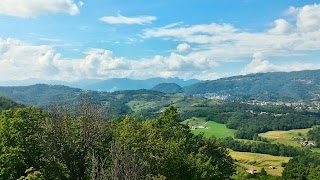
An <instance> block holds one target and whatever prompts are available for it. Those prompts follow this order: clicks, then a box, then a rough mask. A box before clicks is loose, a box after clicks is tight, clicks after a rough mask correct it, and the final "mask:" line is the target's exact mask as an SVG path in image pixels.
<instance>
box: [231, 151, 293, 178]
mask: <svg viewBox="0 0 320 180" xmlns="http://www.w3.org/2000/svg"><path fill="white" fill-rule="evenodd" d="M230 156H231V157H232V158H233V159H235V160H236V161H237V162H236V164H237V165H239V166H241V167H243V168H245V169H250V170H254V169H255V170H257V171H259V172H260V170H261V168H264V169H265V170H266V171H267V173H268V174H269V175H273V176H281V175H282V172H283V167H281V164H282V163H283V162H285V163H287V162H288V161H289V160H290V159H291V158H290V157H281V156H272V155H268V154H258V153H249V152H237V151H230ZM270 166H274V167H275V169H270V168H269V167H270Z"/></svg>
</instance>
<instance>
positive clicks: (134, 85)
mask: <svg viewBox="0 0 320 180" xmlns="http://www.w3.org/2000/svg"><path fill="white" fill-rule="evenodd" d="M198 82H200V80H197V79H189V80H183V79H180V78H160V77H158V78H149V79H145V80H135V79H130V78H111V79H106V80H101V79H82V80H78V81H72V82H67V81H58V80H41V79H27V80H12V81H0V86H31V85H36V84H49V85H64V86H69V87H72V88H80V89H84V90H93V91H108V92H113V91H120V90H139V89H151V88H153V87H154V86H156V85H158V84H160V83H176V84H178V85H179V86H182V87H184V86H188V85H191V84H194V83H198Z"/></svg>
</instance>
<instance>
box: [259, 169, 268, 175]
mask: <svg viewBox="0 0 320 180" xmlns="http://www.w3.org/2000/svg"><path fill="white" fill-rule="evenodd" d="M260 175H261V176H266V175H267V171H266V170H265V169H264V168H261V171H260Z"/></svg>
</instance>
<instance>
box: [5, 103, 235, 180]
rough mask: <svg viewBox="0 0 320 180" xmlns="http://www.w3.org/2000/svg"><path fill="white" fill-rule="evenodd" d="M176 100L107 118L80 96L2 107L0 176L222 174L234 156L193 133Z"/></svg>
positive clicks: (194, 176) (225, 174) (228, 170)
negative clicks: (149, 114)
mask: <svg viewBox="0 0 320 180" xmlns="http://www.w3.org/2000/svg"><path fill="white" fill-rule="evenodd" d="M179 120H180V117H179V114H178V113H177V110H176V108H175V107H173V106H171V107H170V108H168V109H166V110H164V112H163V114H161V115H160V116H159V117H157V118H156V119H153V120H148V121H141V119H133V118H130V117H128V116H126V117H124V118H120V119H118V120H117V121H112V122H109V121H106V120H105V119H104V112H103V108H100V107H99V106H98V105H95V104H92V103H90V102H88V101H81V102H80V103H79V104H77V106H76V108H74V109H70V108H67V109H66V108H65V107H63V106H53V107H51V108H50V109H49V111H47V112H45V111H43V110H40V109H37V108H31V107H29V108H23V109H17V110H6V111H3V112H2V113H1V116H0V166H1V171H0V179H6V180H11V179H18V178H20V177H21V178H20V179H32V178H33V179H48V180H49V179H227V178H228V177H230V176H231V175H232V174H233V173H234V168H235V166H234V164H233V160H232V159H231V157H230V156H228V153H227V151H226V149H225V148H223V147H221V146H219V144H218V143H217V141H216V140H214V139H204V138H203V137H202V136H201V135H198V136H196V135H193V134H192V133H191V132H190V130H189V127H188V126H186V125H183V124H181V123H179Z"/></svg>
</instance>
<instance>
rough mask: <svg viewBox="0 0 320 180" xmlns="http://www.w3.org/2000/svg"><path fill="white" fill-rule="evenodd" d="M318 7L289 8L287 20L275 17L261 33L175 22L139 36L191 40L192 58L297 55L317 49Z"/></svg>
mask: <svg viewBox="0 0 320 180" xmlns="http://www.w3.org/2000/svg"><path fill="white" fill-rule="evenodd" d="M319 7H320V5H318V4H313V5H306V6H303V7H298V8H295V7H290V8H289V10H287V13H286V15H287V16H290V20H286V19H277V20H275V21H274V22H273V24H274V25H273V27H272V28H270V29H266V30H263V31H261V32H252V31H247V30H246V29H240V28H237V27H235V26H234V25H232V24H226V23H222V24H218V23H209V24H198V25H185V24H183V23H174V24H169V25H167V26H164V27H157V28H147V29H144V30H143V35H142V37H143V38H146V39H147V38H162V39H163V38H165V39H166V40H171V41H179V42H183V43H186V44H190V43H192V44H193V47H192V50H193V51H192V52H190V54H189V56H193V57H194V58H195V59H196V58H198V57H206V58H210V57H211V58H212V57H213V58H214V59H215V61H225V62H226V61H229V62H230V61H232V59H238V58H248V57H250V56H251V55H252V54H253V53H255V52H263V54H265V55H267V56H269V57H281V56H300V55H301V54H303V53H304V51H310V50H320V30H319V28H318V27H320V18H319V16H320V13H318V9H320V8H319ZM287 16H286V17H287ZM292 18H293V19H292ZM317 29H318V30H317ZM301 31H303V33H301ZM177 50H178V49H177Z"/></svg>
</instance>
